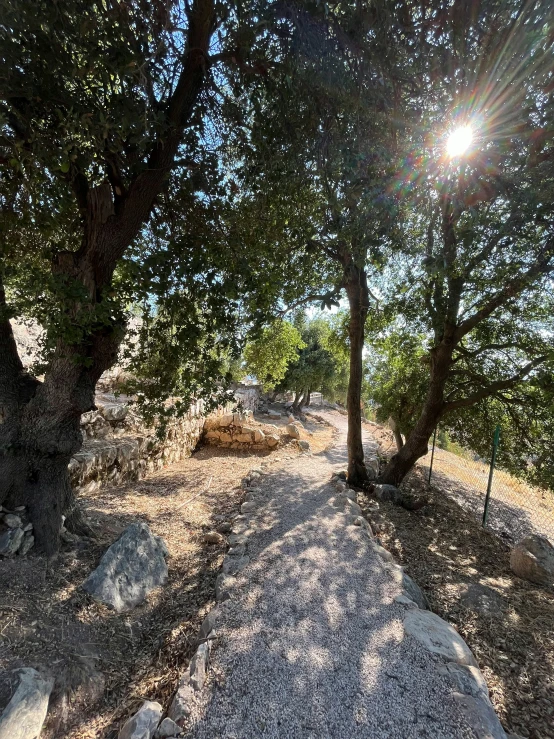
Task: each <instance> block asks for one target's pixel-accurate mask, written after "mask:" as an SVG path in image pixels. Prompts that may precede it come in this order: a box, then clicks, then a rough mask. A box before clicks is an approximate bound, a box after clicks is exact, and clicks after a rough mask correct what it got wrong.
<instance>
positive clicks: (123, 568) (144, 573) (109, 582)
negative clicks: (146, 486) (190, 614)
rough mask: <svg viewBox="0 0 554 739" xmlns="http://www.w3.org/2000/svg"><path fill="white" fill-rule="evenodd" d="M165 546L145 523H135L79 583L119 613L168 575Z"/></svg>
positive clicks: (161, 583)
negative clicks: (81, 582)
mask: <svg viewBox="0 0 554 739" xmlns="http://www.w3.org/2000/svg"><path fill="white" fill-rule="evenodd" d="M167 555H168V551H167V547H166V545H165V543H164V541H163V539H162V538H161V537H160V536H155V535H154V534H152V532H151V531H150V529H149V528H148V526H147V525H146V524H145V523H134V524H131V525H130V526H129V527H127V528H126V529H125V531H124V532H123V534H122V535H121V536H120V537H119V539H118V540H117V541H115V542H114V543H113V544H112V545H111V547H110V548H109V549H108V550H107V551H106V552H105V553H104V555H103V557H102V559H101V560H100V564H99V565H98V567H97V568H96V569H95V570H94V572H92V573H91V574H90V575H89V576H88V578H87V579H86V580H85V582H84V583H83V585H82V587H83V589H84V590H86V592H87V593H89V594H90V595H91V596H92V597H93V598H94V599H95V600H97V601H100V602H101V603H104V604H105V605H107V606H109V607H110V608H113V609H114V610H116V611H117V612H118V613H120V612H122V611H126V610H129V609H131V608H134V607H135V606H137V605H138V604H139V603H142V601H143V600H144V599H145V598H146V596H147V595H148V593H149V592H150V591H151V590H153V589H154V588H157V587H159V586H160V585H163V583H164V582H165V580H166V578H167V565H166V562H165V558H166V557H167Z"/></svg>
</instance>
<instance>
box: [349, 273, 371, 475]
mask: <svg viewBox="0 0 554 739" xmlns="http://www.w3.org/2000/svg"><path fill="white" fill-rule="evenodd" d="M345 287H346V294H347V296H348V304H349V307H350V318H349V322H348V337H349V344H350V377H349V380H348V391H347V396H346V409H347V411H348V435H347V446H348V481H349V482H350V483H351V484H353V485H357V486H360V487H362V486H363V485H364V484H366V483H367V482H368V480H369V476H368V474H367V469H366V466H365V464H364V447H363V443H362V408H361V401H362V379H363V376H362V353H363V348H364V334H365V321H366V318H367V312H368V310H369V291H368V286H367V275H366V273H365V270H364V269H363V268H359V267H357V266H356V265H355V264H353V263H351V264H350V265H349V266H348V269H347V272H346V279H345Z"/></svg>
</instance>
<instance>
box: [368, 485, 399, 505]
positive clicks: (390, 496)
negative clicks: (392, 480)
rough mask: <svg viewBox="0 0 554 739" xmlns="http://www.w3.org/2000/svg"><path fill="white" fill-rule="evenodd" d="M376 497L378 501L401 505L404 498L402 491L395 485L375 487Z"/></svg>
mask: <svg viewBox="0 0 554 739" xmlns="http://www.w3.org/2000/svg"><path fill="white" fill-rule="evenodd" d="M373 492H374V493H375V497H376V498H377V500H382V501H390V502H391V503H399V502H400V499H401V497H402V493H401V492H400V490H399V489H398V488H397V487H395V486H394V485H375V490H374V491H373Z"/></svg>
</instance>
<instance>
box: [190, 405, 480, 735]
mask: <svg viewBox="0 0 554 739" xmlns="http://www.w3.org/2000/svg"><path fill="white" fill-rule="evenodd" d="M321 415H325V414H321ZM327 418H328V420H330V421H331V422H332V423H333V424H334V425H336V426H337V427H338V428H339V435H338V437H337V442H336V444H335V445H334V447H333V449H332V450H330V452H328V453H327V454H319V455H314V456H309V455H303V456H302V457H300V458H298V459H296V460H294V461H293V462H288V463H287V466H286V467H285V465H283V468H282V469H280V470H277V471H272V472H271V474H268V475H262V476H261V477H260V478H259V479H258V481H257V484H256V486H255V489H254V490H253V492H252V493H251V495H250V500H252V501H253V502H254V503H255V510H254V512H253V513H252V514H249V516H248V520H247V521H246V522H245V523H244V528H245V534H246V536H247V552H246V553H247V555H248V556H249V557H250V563H249V564H248V565H247V566H246V567H245V568H244V569H243V570H242V571H241V572H240V573H239V574H238V575H237V578H236V585H235V586H234V587H233V590H232V597H231V599H230V600H228V601H225V602H224V603H223V604H222V605H221V606H220V608H221V611H222V615H221V618H220V624H221V625H218V627H217V641H216V644H215V646H214V648H213V650H212V656H211V664H210V668H209V679H208V681H207V683H206V685H205V687H204V689H203V691H202V692H201V694H200V697H199V699H198V701H197V702H196V705H195V706H194V708H193V713H192V715H191V717H190V721H189V724H188V733H187V736H191V737H198V738H199V739H200V738H204V737H205V738H207V737H210V739H214V737H218V738H219V737H221V738H225V739H254V737H255V738H256V739H259V738H260V737H264V738H269V737H272V738H273V737H275V738H277V737H278V738H279V739H284V738H285V737H291V738H292V737H294V738H295V739H296V738H298V739H300V738H302V739H304V738H305V739H312V738H313V739H316V738H317V739H323V738H327V737H333V738H336V739H338V738H339V737H340V739H351V738H354V737H365V738H368V737H371V738H372V739H373V738H375V739H378V738H380V737H387V738H390V739H392V738H393V737H394V738H395V739H404V738H408V737H432V738H433V739H440V738H441V737H449V738H454V737H455V738H456V739H464V738H466V737H467V738H469V737H474V734H473V732H472V731H471V729H470V728H469V727H468V726H467V724H466V723H465V721H464V719H463V717H462V714H461V712H460V709H459V708H458V707H457V705H456V703H455V702H454V700H453V698H452V697H451V691H452V688H451V686H450V685H449V684H448V683H447V682H446V678H443V677H442V676H441V675H440V674H439V673H438V672H437V670H436V663H435V661H434V658H433V657H432V656H431V655H430V654H429V653H428V652H426V651H425V650H424V649H423V648H422V647H421V646H420V645H419V644H418V642H416V641H415V640H414V639H412V638H411V637H409V636H406V637H405V636H404V630H403V626H402V621H403V617H404V614H405V606H402V605H399V604H397V603H395V602H394V598H395V596H397V595H398V594H399V593H400V588H399V585H398V584H397V583H396V582H395V579H394V577H393V574H392V572H391V570H390V569H389V566H388V565H385V564H384V563H383V562H382V561H381V559H380V558H379V557H378V556H377V555H376V554H375V553H374V552H373V550H372V548H371V547H370V546H369V540H368V537H367V534H366V533H365V532H364V531H363V530H362V529H361V528H360V527H357V526H352V525H348V522H347V519H346V516H345V514H343V513H341V512H339V510H338V509H337V508H335V507H333V505H332V502H333V500H334V497H335V495H336V492H337V490H336V488H335V486H334V485H333V484H331V483H330V478H331V473H332V472H333V471H337V470H339V469H343V468H344V467H345V461H346V419H345V418H344V417H342V416H340V415H339V414H334V413H333V414H328V416H327ZM367 441H368V442H369V443H370V440H369V438H368V439H367Z"/></svg>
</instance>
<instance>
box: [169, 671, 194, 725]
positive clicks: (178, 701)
mask: <svg viewBox="0 0 554 739" xmlns="http://www.w3.org/2000/svg"><path fill="white" fill-rule="evenodd" d="M193 700H194V690H193V688H192V685H191V684H190V675H189V672H188V670H187V672H186V673H185V674H184V675H183V677H182V678H181V680H180V681H179V687H178V688H177V692H176V693H175V696H174V698H173V700H172V701H171V705H170V706H169V711H168V712H167V715H168V717H169V718H170V719H171V720H172V721H175V723H176V724H177V726H183V724H184V722H185V719H186V718H187V716H190V713H191V703H192V701H193Z"/></svg>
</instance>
